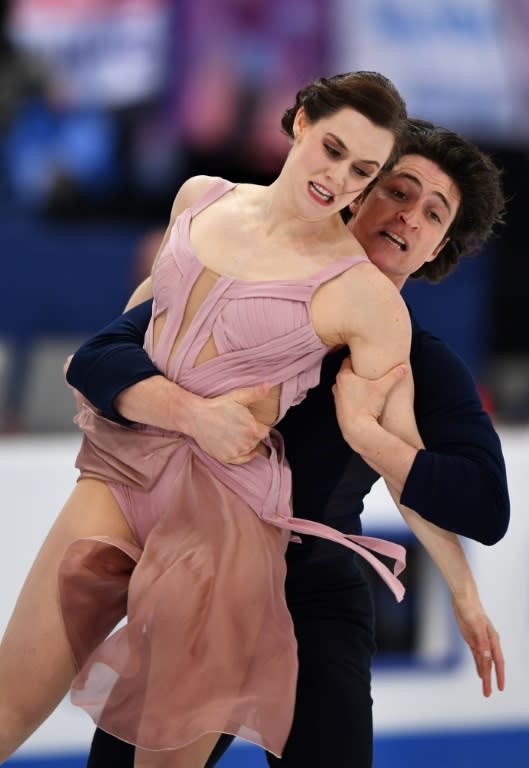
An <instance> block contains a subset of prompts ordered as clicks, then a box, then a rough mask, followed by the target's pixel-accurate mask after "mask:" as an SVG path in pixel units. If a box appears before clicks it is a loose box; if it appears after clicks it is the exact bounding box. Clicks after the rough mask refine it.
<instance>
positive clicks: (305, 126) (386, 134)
mask: <svg viewBox="0 0 529 768" xmlns="http://www.w3.org/2000/svg"><path fill="white" fill-rule="evenodd" d="M394 142H395V137H394V136H393V134H392V133H391V131H389V130H387V129H386V128H380V127H379V126H376V125H374V124H373V123H372V122H371V121H370V120H369V119H368V118H367V117H364V115H362V114H360V112H356V111H355V110H354V109H350V108H349V107H344V108H343V109H340V110H339V111H338V112H335V113H334V114H332V115H330V116H329V117H324V118H321V119H320V120H318V121H317V122H315V123H309V122H308V120H307V118H306V116H305V112H304V110H303V109H300V110H299V111H298V113H297V115H296V118H295V120H294V145H293V147H292V150H291V153H290V154H291V157H289V159H290V161H291V167H293V172H294V176H293V177H292V185H293V189H292V194H293V195H294V196H295V199H296V201H298V203H299V205H300V206H301V207H302V210H303V211H304V212H306V215H307V217H310V218H314V217H316V218H320V217H323V216H325V217H327V216H329V215H331V214H333V213H335V212H337V211H339V210H340V209H341V208H343V207H344V206H346V205H348V204H349V203H350V202H351V201H352V200H353V199H354V198H355V197H356V196H357V195H358V194H359V193H360V192H361V191H362V190H363V189H364V187H366V186H367V184H369V182H370V181H371V180H372V179H373V178H374V177H375V176H376V175H377V174H378V173H379V171H380V170H381V168H382V167H383V166H384V164H385V163H386V161H387V160H388V158H389V155H390V154H391V150H392V149H393V145H394ZM318 214H320V216H318Z"/></svg>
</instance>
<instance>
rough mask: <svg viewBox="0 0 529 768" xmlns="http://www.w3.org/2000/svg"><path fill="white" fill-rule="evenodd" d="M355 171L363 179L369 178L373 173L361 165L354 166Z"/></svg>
mask: <svg viewBox="0 0 529 768" xmlns="http://www.w3.org/2000/svg"><path fill="white" fill-rule="evenodd" d="M353 172H354V173H356V175H357V176H361V177H362V178H363V179H368V178H369V177H370V176H371V174H370V173H368V172H367V171H366V170H364V168H360V166H359V165H354V166H353Z"/></svg>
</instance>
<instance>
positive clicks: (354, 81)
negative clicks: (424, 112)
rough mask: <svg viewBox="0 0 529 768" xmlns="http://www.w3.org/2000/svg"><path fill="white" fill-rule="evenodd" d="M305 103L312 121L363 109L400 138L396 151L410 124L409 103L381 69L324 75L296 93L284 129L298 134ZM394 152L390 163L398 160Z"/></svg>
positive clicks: (362, 112) (284, 118)
mask: <svg viewBox="0 0 529 768" xmlns="http://www.w3.org/2000/svg"><path fill="white" fill-rule="evenodd" d="M300 107H303V109H304V111H305V116H306V118H307V120H308V121H309V123H316V122H317V121H318V120H321V119H322V118H324V117H328V116H329V115H332V114H334V113H335V112H338V111H339V110H340V109H344V108H345V107H349V108H351V109H354V110H356V111H357V112H360V114H362V115H364V117H367V118H368V120H371V122H372V123H373V124H374V125H377V126H378V127H379V128H387V130H389V131H391V132H392V133H393V134H394V135H395V138H396V140H397V141H396V143H395V149H394V152H397V144H398V140H399V139H400V136H401V133H402V131H403V129H404V128H405V125H406V104H405V103H404V100H403V99H402V97H401V95H400V93H399V92H398V91H397V89H396V88H395V86H394V85H393V83H392V82H391V80H388V78H387V77H384V75H380V74H379V73H378V72H347V73H345V74H342V75H334V76H333V77H320V78H318V79H317V80H314V82H312V83H310V84H309V85H307V86H305V88H302V89H301V90H300V91H298V92H297V94H296V102H295V104H294V106H293V107H291V108H290V109H287V110H286V111H285V113H284V114H283V117H282V120H281V125H282V128H283V130H284V132H285V133H286V134H287V135H288V136H290V138H294V130H293V126H294V118H295V117H296V114H297V111H298V110H299V109H300ZM394 159H395V158H394V155H393V153H392V155H391V156H390V159H389V160H388V163H391V162H393V161H394Z"/></svg>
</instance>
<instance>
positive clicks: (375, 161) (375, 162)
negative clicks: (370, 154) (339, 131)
mask: <svg viewBox="0 0 529 768" xmlns="http://www.w3.org/2000/svg"><path fill="white" fill-rule="evenodd" d="M328 135H329V136H330V137H331V138H332V139H334V141H335V142H336V143H337V144H338V145H339V146H340V147H341V148H342V149H345V151H346V152H349V149H348V147H347V146H346V145H345V144H344V143H343V141H342V140H341V139H340V137H339V136H336V134H334V133H331V132H330V131H329V134H328ZM361 162H362V163H367V164H368V165H375V166H376V167H377V168H380V167H381V166H380V163H379V162H378V160H362V161H361Z"/></svg>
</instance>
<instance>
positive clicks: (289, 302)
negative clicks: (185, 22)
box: [59, 180, 405, 768]
mask: <svg viewBox="0 0 529 768" xmlns="http://www.w3.org/2000/svg"><path fill="white" fill-rule="evenodd" d="M234 186H235V185H234V184H232V183H230V182H227V181H223V180H221V181H219V182H217V183H215V184H214V185H213V187H212V188H211V189H210V190H209V191H208V192H207V193H206V195H205V196H203V197H202V198H201V199H200V200H199V201H198V202H197V203H196V204H195V205H194V206H193V207H192V208H190V209H187V210H186V211H184V212H183V213H182V214H181V215H180V216H179V217H177V219H176V220H175V222H174V224H173V226H172V229H171V232H170V236H169V239H168V241H167V244H166V246H165V247H164V248H163V249H162V252H161V254H160V257H159V259H158V263H157V265H156V268H155V271H154V274H153V293H154V302H153V317H152V319H151V324H150V326H149V329H148V331H147V334H146V339H145V349H146V350H147V351H148V353H149V354H150V356H151V357H152V359H153V360H154V362H155V363H156V365H157V366H158V368H159V369H160V370H161V371H162V372H163V373H164V374H165V375H166V376H168V377H169V378H171V379H172V380H174V381H176V382H178V383H179V384H180V385H181V386H182V387H184V388H186V389H188V390H191V391H193V392H195V393H197V394H198V395H201V396H203V397H215V396H216V395H219V394H222V393H224V392H227V391H229V390H231V389H233V388H235V387H247V386H252V385H255V384H259V383H261V382H262V381H267V382H270V383H271V384H272V385H275V384H281V395H280V404H279V415H278V419H280V418H281V417H282V416H283V415H284V413H285V412H286V410H287V409H288V408H289V407H290V406H293V405H295V404H296V403H298V402H299V401H300V400H301V399H302V398H303V397H304V396H305V394H306V392H307V390H308V389H309V388H310V387H313V386H315V385H316V384H317V383H318V379H319V372H320V365H321V361H322V359H323V357H324V355H325V354H326V352H327V351H328V348H327V347H326V346H325V345H324V344H323V342H322V341H321V340H320V339H319V337H318V336H317V335H316V333H315V331H314V328H313V326H312V324H311V316H310V301H311V297H312V295H313V293H314V291H315V290H316V289H317V288H318V287H319V286H320V285H321V284H322V283H323V282H325V281H327V280H330V279H332V278H334V277H336V276H337V275H339V274H340V273H342V272H343V271H345V270H347V269H350V268H352V267H353V266H354V265H355V264H357V263H358V262H360V261H363V260H364V259H365V257H364V256H355V257H350V258H346V259H342V260H340V261H337V262H335V263H333V264H331V265H330V266H328V267H326V268H325V269H323V270H322V271H320V272H318V273H317V274H315V275H313V276H312V277H310V278H307V279H303V280H271V281H263V280H259V281H243V280H239V279H236V278H233V277H229V276H226V275H217V276H216V278H215V280H214V282H213V284H212V285H211V284H210V286H209V289H208V290H207V292H206V293H205V295H203V296H200V285H201V280H202V278H203V276H204V273H205V267H204V265H203V264H202V263H201V262H200V261H199V260H198V258H197V256H196V255H195V253H194V252H193V248H192V246H191V242H190V238H189V230H190V223H191V220H192V218H193V217H194V216H197V215H198V214H200V212H201V211H202V210H204V209H205V208H206V207H207V206H208V205H211V204H213V203H214V202H215V201H216V200H217V199H218V198H220V197H221V196H222V195H224V194H227V193H229V191H230V190H232V189H233V187H234ZM210 278H211V275H210ZM197 286H198V288H197ZM202 289H203V286H202ZM199 298H200V300H198V299H199ZM192 305H193V307H194V309H193V312H192V316H191V317H189V309H188V307H191V306H192ZM186 309H187V315H186ZM162 317H163V318H164V323H163V328H162V331H161V334H160V336H159V337H158V338H157V339H156V343H155V339H154V334H153V325H154V320H155V319H156V318H162ZM184 318H186V320H185V322H184ZM183 325H185V326H186V327H185V330H184V332H183V333H182V332H181V329H182V327H183ZM179 332H180V336H179V340H178V344H177V345H176V346H175V338H176V337H177V335H178V334H179ZM212 341H213V342H214V345H215V350H216V356H214V357H212V358H210V359H208V360H207V361H205V362H201V363H200V364H197V359H198V357H199V355H200V352H201V350H202V349H203V348H204V347H205V345H206V344H207V343H211V342H212ZM77 421H78V424H79V426H80V428H81V429H82V431H83V433H84V434H83V442H82V447H81V450H80V453H79V456H78V459H77V463H76V466H77V467H78V468H79V469H80V476H81V477H92V478H98V479H100V480H104V481H105V482H106V483H107V484H108V486H109V488H110V490H111V492H112V494H113V496H114V498H115V499H116V501H117V503H118V504H119V506H120V508H121V510H122V512H123V514H124V516H125V518H126V519H127V521H128V523H129V525H130V527H131V529H132V530H133V532H134V534H135V537H136V540H137V546H135V545H131V544H130V543H128V542H125V541H120V540H116V539H112V538H109V537H105V536H101V537H93V538H89V539H82V540H79V541H76V542H74V543H73V544H72V545H71V546H70V548H69V550H68V551H67V553H66V555H65V558H64V560H63V563H62V565H61V569H60V577H59V589H60V596H61V603H62V609H63V615H64V621H65V627H66V631H67V634H68V638H69V641H70V643H71V646H72V650H73V653H74V656H75V659H76V662H77V664H78V670H79V671H78V674H77V676H76V678H75V680H74V683H73V686H72V691H71V698H72V701H73V703H74V704H76V705H78V706H79V707H82V708H83V709H85V710H86V711H87V712H88V713H89V714H90V715H91V717H92V718H93V720H94V722H95V723H96V724H97V725H98V726H99V727H100V728H102V729H103V730H105V731H107V732H108V733H111V734H114V735H115V736H117V737H119V738H120V739H122V740H124V741H126V742H130V743H132V744H135V745H137V746H139V747H141V748H143V749H148V750H175V762H174V763H172V765H175V766H180V763H179V762H178V750H181V749H182V747H185V746H186V745H188V744H190V743H192V742H193V741H195V740H196V739H198V738H200V737H201V736H202V735H204V734H206V733H215V732H218V733H219V734H220V733H231V734H235V735H236V736H239V737H242V738H243V739H246V740H248V741H251V742H254V743H255V744H258V745H260V746H262V747H263V748H264V749H266V750H268V751H270V752H272V753H274V754H276V755H281V752H282V749H283V746H284V744H285V741H286V739H287V736H288V733H289V730H290V727H291V723H292V717H293V711H294V699H295V690H296V680H297V653H296V651H297V648H296V640H295V636H294V631H293V625H292V621H291V617H290V614H289V611H288V609H287V606H286V602H285V595H284V579H285V568H286V566H285V558H284V553H285V549H286V545H287V543H288V541H289V539H290V538H294V539H295V538H296V537H299V536H300V535H301V536H302V535H303V534H310V535H316V536H322V537H325V538H327V539H330V540H332V541H336V542H339V543H341V544H343V545H344V546H346V547H349V548H351V549H353V550H355V551H356V552H358V553H359V554H360V555H361V556H362V557H364V558H366V559H367V560H368V561H369V562H370V563H371V564H372V565H373V567H375V568H376V570H377V571H378V572H379V574H380V575H381V576H382V578H383V579H385V581H386V582H387V583H388V585H389V586H390V588H391V589H392V590H393V591H394V593H395V595H396V597H397V599H398V600H400V599H402V596H403V592H404V589H403V587H402V584H401V583H400V581H399V580H398V579H397V578H396V577H397V576H398V574H399V572H400V571H401V570H402V569H403V567H404V558H405V552H404V550H403V548H402V547H400V546H398V545H396V544H392V543H390V542H385V541H382V540H379V539H373V538H370V537H362V536H355V535H345V534H342V533H339V532H338V531H336V530H334V529H332V528H330V527H328V526H325V525H323V524H319V523H316V522H312V521H309V520H303V519H300V518H296V517H293V515H292V511H291V506H290V492H291V478H290V470H289V468H288V465H287V463H286V461H285V457H284V454H283V445H282V440H281V436H280V435H279V433H278V432H277V431H275V430H273V429H272V431H271V433H270V436H269V438H267V440H266V441H265V444H266V446H267V449H268V454H269V455H268V456H264V455H257V456H256V457H255V458H253V459H252V460H251V461H250V462H249V463H247V464H243V465H230V464H222V463H220V462H218V461H216V460H214V459H212V458H211V457H210V456H208V455H207V454H205V453H204V452H203V451H202V450H201V449H200V447H199V446H198V445H197V444H196V442H195V441H194V440H193V439H191V438H190V437H188V436H186V435H184V434H181V433H178V432H169V431H164V430H160V429H155V428H149V427H144V426H139V425H138V426H136V425H134V426H132V427H128V426H124V425H121V424H118V423H115V422H112V421H110V420H107V419H105V418H104V417H103V416H102V415H101V414H99V413H98V412H96V411H95V410H93V409H92V408H91V407H90V406H89V404H87V403H84V404H82V406H81V408H80V411H79V413H78V416H77ZM293 546H295V544H293ZM370 550H372V551H374V552H377V553H381V554H384V555H387V556H389V557H391V558H393V559H394V560H395V565H394V568H393V570H390V569H388V568H387V567H386V566H385V565H384V564H383V563H382V562H381V561H380V560H378V559H377V558H376V557H375V555H373V554H372V552H371V551H370ZM124 616H126V623H124V624H123V623H122V624H119V622H120V620H121V619H122V617H124ZM181 765H182V768H185V761H184V760H182V764H181Z"/></svg>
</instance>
